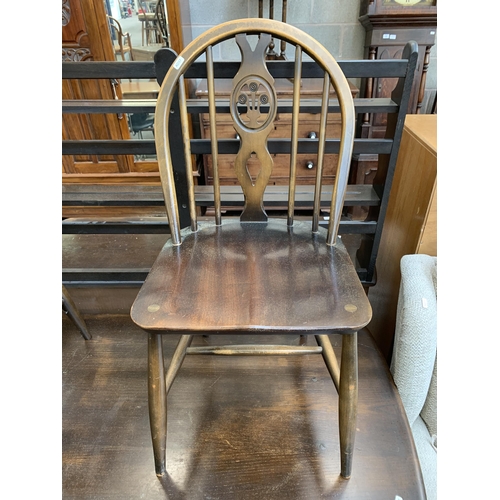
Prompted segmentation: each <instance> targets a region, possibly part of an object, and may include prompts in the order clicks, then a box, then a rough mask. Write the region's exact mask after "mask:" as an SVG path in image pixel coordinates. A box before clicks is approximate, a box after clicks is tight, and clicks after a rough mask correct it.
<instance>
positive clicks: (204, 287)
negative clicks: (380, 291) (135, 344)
mask: <svg viewBox="0 0 500 500" xmlns="http://www.w3.org/2000/svg"><path fill="white" fill-rule="evenodd" d="M183 236H184V237H183V243H182V245H181V246H180V247H176V246H174V245H173V244H172V242H171V240H169V241H168V242H167V243H166V245H165V246H164V248H163V249H162V251H161V252H160V255H159V256H158V259H157V260H156V262H155V263H154V264H153V267H152V268H151V271H150V274H149V276H148V278H147V280H146V282H145V283H144V286H143V288H142V289H141V291H140V292H139V294H138V296H137V299H136V302H135V303H134V306H133V308H132V312H131V314H132V318H133V320H134V321H135V322H136V323H137V324H138V325H140V326H141V327H142V328H144V329H146V330H151V331H155V332H164V333H170V332H174V333H178V332H186V333H193V332H209V331H212V332H214V331H220V332H222V331H224V332H235V331H237V330H242V331H261V332H265V331H268V332H269V331H281V332H284V331H287V330H288V331H301V332H304V333H320V332H321V331H332V330H337V331H340V330H342V331H346V332H355V331H357V330H358V329H359V328H362V327H364V326H365V325H366V324H367V323H368V322H369V320H370V318H371V307H370V304H369V302H368V299H367V297H366V294H365V292H364V290H363V287H362V286H361V283H360V281H359V279H358V277H357V274H356V271H355V268H354V266H353V265H352V262H351V260H350V258H349V255H348V253H347V250H346V249H345V247H344V245H343V244H342V243H341V242H339V243H338V244H337V245H336V246H334V247H333V246H332V247H328V246H327V245H326V243H325V242H326V230H325V229H324V228H320V229H319V232H318V233H317V234H315V235H313V234H311V223H306V222H302V221H300V222H299V221H297V222H295V224H294V226H293V229H292V230H289V229H288V228H287V225H286V221H284V220H273V219H270V220H269V221H268V222H267V223H240V222H239V221H237V220H236V221H235V220H234V219H232V220H231V219H225V220H223V224H222V226H220V227H218V228H217V226H215V225H214V224H213V223H205V224H204V225H201V224H200V229H199V231H198V232H197V233H191V231H190V230H189V229H186V230H184V231H183ZM351 310H352V312H351Z"/></svg>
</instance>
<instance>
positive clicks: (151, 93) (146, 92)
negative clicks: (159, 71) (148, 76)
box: [120, 80, 160, 99]
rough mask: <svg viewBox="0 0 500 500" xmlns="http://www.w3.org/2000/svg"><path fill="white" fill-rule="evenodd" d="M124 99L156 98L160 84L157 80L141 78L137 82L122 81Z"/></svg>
mask: <svg viewBox="0 0 500 500" xmlns="http://www.w3.org/2000/svg"><path fill="white" fill-rule="evenodd" d="M120 88H121V90H122V96H123V99H156V98H157V97H158V93H159V92H160V86H159V85H158V82H156V81H150V82H148V81H144V80H139V81H137V82H126V81H122V82H121V83H120Z"/></svg>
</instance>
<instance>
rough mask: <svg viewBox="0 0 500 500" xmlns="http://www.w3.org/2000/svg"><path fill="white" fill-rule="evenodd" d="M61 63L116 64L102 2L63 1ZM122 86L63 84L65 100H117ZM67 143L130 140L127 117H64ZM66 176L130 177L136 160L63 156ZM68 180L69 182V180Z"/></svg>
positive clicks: (92, 82) (95, 82)
mask: <svg viewBox="0 0 500 500" xmlns="http://www.w3.org/2000/svg"><path fill="white" fill-rule="evenodd" d="M62 60H63V61H74V62H78V61H92V60H93V61H114V60H115V57H114V51H113V46H112V43H111V38H110V34H109V28H108V24H107V19H106V11H105V9H104V2H103V1H102V0H63V2H62ZM117 95H120V88H119V84H118V83H117V82H116V83H113V82H112V81H110V80H63V82H62V98H63V99H114V98H116V96H117ZM62 126H63V127H62V128H63V130H62V135H63V139H64V140H85V139H87V140H89V139H129V138H130V132H129V128H128V123H127V117H126V116H125V115H123V114H121V115H118V114H103V115H99V114H92V115H90V114H89V115H76V114H75V115H72V114H64V115H63V119H62ZM62 163H63V174H69V176H73V177H79V176H80V175H81V174H102V173H111V174H113V173H128V172H131V171H133V170H134V158H133V156H130V155H127V156H125V155H120V156H103V155H100V156H97V155H81V156H63V161H62ZM67 177H68V176H67ZM66 180H70V179H68V178H66Z"/></svg>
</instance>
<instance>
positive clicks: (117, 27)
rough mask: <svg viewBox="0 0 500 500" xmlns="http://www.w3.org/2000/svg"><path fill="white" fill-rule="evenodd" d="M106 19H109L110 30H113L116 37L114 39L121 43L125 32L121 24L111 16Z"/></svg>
mask: <svg viewBox="0 0 500 500" xmlns="http://www.w3.org/2000/svg"><path fill="white" fill-rule="evenodd" d="M106 17H107V18H108V22H109V28H110V30H111V33H112V35H114V36H113V37H112V38H116V41H117V42H120V43H121V40H122V38H123V30H122V26H121V24H120V23H119V22H118V20H117V19H115V18H114V17H111V16H106Z"/></svg>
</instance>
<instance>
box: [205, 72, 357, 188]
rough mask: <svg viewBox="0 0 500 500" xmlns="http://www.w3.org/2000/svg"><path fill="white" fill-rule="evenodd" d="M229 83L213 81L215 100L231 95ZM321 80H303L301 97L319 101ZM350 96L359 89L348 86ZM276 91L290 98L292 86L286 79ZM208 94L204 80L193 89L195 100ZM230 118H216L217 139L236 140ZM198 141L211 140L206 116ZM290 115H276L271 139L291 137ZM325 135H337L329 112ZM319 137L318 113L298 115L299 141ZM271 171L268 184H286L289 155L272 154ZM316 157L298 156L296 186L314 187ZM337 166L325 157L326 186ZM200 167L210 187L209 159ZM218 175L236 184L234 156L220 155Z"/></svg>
mask: <svg viewBox="0 0 500 500" xmlns="http://www.w3.org/2000/svg"><path fill="white" fill-rule="evenodd" d="M231 90H232V88H231V80H216V86H215V95H216V98H218V99H229V97H230V94H231ZM321 90H322V81H321V80H320V79H307V78H303V79H302V90H301V96H302V97H304V98H318V99H319V98H321ZM351 90H352V95H353V97H357V95H358V89H357V88H356V87H355V86H354V85H351ZM276 92H277V94H278V99H280V98H282V99H283V98H284V99H292V97H293V83H292V82H291V81H290V80H287V79H279V80H276ZM207 96H208V91H207V85H206V80H203V81H202V82H201V83H200V85H199V86H198V88H197V90H196V97H198V98H207ZM330 97H331V98H334V97H335V93H334V92H333V89H332V93H331V94H330ZM232 123H233V122H232V119H231V115H229V114H219V115H217V134H218V137H219V139H234V138H235V137H236V132H235V129H234V127H233V125H232ZM200 129H201V138H202V139H209V138H210V123H209V119H208V114H201V116H200ZM291 129H292V115H291V114H288V113H278V115H277V117H276V120H275V126H274V131H272V132H271V135H270V138H284V137H290V136H291ZM327 129H328V132H327V133H328V136H329V137H339V136H340V115H339V114H337V113H335V114H334V113H331V114H330V115H329V117H328V126H327ZM317 136H319V114H312V113H303V114H301V118H300V124H299V138H308V137H310V138H314V137H317ZM273 159H274V168H273V173H272V176H271V180H270V182H269V184H274V185H285V184H288V178H289V171H290V156H289V155H288V154H275V155H273ZM257 163H258V162H257V161H256V162H255V163H253V164H251V160H250V161H249V165H248V168H249V172H250V174H251V175H256V174H257V173H258V171H259V169H260V165H258V164H257ZM316 163H317V155H315V154H309V155H307V154H301V155H299V157H298V165H297V183H298V184H301V185H312V184H314V177H315V174H316V170H315V167H316ZM336 166H337V155H326V156H325V164H324V167H323V168H324V170H323V179H324V183H325V184H333V180H334V179H335V171H336ZM203 168H204V177H205V182H206V184H208V185H212V184H213V167H212V159H211V156H209V155H207V156H205V155H204V157H203ZM219 175H220V183H221V185H232V184H238V181H237V179H236V174H235V173H234V155H219Z"/></svg>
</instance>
